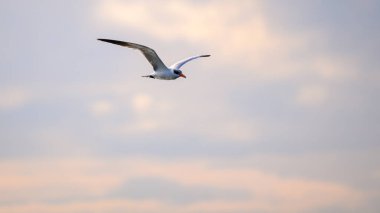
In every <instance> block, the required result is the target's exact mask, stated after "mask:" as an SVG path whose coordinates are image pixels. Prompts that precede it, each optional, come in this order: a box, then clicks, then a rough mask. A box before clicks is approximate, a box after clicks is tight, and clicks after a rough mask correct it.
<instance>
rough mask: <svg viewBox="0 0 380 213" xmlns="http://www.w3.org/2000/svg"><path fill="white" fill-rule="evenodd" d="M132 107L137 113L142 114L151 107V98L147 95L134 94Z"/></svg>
mask: <svg viewBox="0 0 380 213" xmlns="http://www.w3.org/2000/svg"><path fill="white" fill-rule="evenodd" d="M132 107H133V109H134V110H135V112H137V113H144V112H147V111H148V110H150V108H151V107H152V98H151V97H150V96H149V95H147V94H136V95H134V97H133V98H132Z"/></svg>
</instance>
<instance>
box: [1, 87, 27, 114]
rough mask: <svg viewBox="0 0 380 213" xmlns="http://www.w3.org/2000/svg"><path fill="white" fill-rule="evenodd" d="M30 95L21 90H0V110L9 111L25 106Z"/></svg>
mask: <svg viewBox="0 0 380 213" xmlns="http://www.w3.org/2000/svg"><path fill="white" fill-rule="evenodd" d="M30 99H31V95H30V93H29V92H27V91H26V90H25V89H23V88H7V89H4V90H0V109H3V110H9V109H13V108H17V107H21V106H23V105H25V104H26V103H27V102H28V101H30Z"/></svg>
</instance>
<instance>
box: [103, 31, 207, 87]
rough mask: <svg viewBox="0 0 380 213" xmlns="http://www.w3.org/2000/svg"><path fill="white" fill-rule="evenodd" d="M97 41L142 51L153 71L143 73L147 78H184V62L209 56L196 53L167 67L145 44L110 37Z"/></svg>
mask: <svg viewBox="0 0 380 213" xmlns="http://www.w3.org/2000/svg"><path fill="white" fill-rule="evenodd" d="M98 40H99V41H104V42H108V43H111V44H117V45H120V46H123V47H129V48H132V49H137V50H140V51H141V52H142V54H143V55H144V56H145V58H146V59H147V60H148V61H149V63H150V64H151V65H152V66H153V70H154V71H153V72H152V73H151V74H150V75H144V76H142V77H148V78H154V79H161V80H174V79H177V78H179V77H183V78H186V76H185V75H184V74H183V73H182V71H181V70H180V68H181V67H182V66H183V65H184V64H186V63H187V62H189V61H191V60H194V59H197V58H201V57H209V56H210V55H196V56H191V57H189V58H185V59H183V60H180V61H178V62H177V63H175V64H173V65H171V66H170V67H169V68H168V67H167V66H166V65H165V64H164V63H163V62H162V61H161V59H160V57H158V55H157V53H156V51H154V50H153V49H152V48H149V47H147V46H144V45H141V44H135V43H131V42H125V41H117V40H111V39H102V38H99V39H98Z"/></svg>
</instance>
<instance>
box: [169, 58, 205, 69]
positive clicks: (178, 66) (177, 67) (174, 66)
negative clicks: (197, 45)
mask: <svg viewBox="0 0 380 213" xmlns="http://www.w3.org/2000/svg"><path fill="white" fill-rule="evenodd" d="M201 57H210V55H197V56H192V57H189V58H185V59H183V60H181V61H178V62H177V63H175V64H173V65H171V66H170V68H172V69H175V70H178V69H179V68H181V67H182V66H183V65H184V64H186V63H187V62H189V61H191V60H194V59H197V58H201Z"/></svg>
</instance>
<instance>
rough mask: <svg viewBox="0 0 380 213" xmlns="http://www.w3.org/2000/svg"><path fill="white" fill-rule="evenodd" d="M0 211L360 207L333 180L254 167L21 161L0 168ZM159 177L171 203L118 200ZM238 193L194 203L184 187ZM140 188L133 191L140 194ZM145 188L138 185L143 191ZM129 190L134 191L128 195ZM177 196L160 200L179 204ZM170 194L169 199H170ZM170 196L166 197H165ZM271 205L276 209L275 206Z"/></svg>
mask: <svg viewBox="0 0 380 213" xmlns="http://www.w3.org/2000/svg"><path fill="white" fill-rule="evenodd" d="M0 170H1V171H2V175H1V176H0V191H1V192H2V193H1V195H0V199H1V200H2V204H0V212H83V211H91V212H112V211H115V212H118V211H120V210H121V209H130V210H133V212H168V211H169V212H223V211H225V212H241V211H264V212H279V211H281V212H307V211H311V210H315V209H318V208H324V207H330V206H333V207H338V208H344V209H346V208H347V209H350V208H356V207H357V206H359V205H360V203H361V199H362V197H363V194H362V193H361V192H360V191H357V190H355V189H353V188H350V187H349V186H345V185H342V184H337V183H333V182H325V181H318V180H306V179H301V178H284V177H281V176H276V175H273V174H270V173H267V172H263V171H260V170H258V169H254V168H236V169H234V168H229V169H225V168H217V167H213V166H212V163H211V162H210V161H202V160H200V161H178V162H169V161H163V160H156V159H150V160H146V159H145V160H144V159H141V158H126V159H102V160H99V159H97V160H95V159H56V160H51V159H50V160H49V161H45V160H19V161H3V162H1V163H0ZM147 177H149V178H156V179H162V180H166V181H167V182H168V183H169V184H167V185H166V186H167V187H168V188H167V190H168V191H170V189H169V188H170V187H171V186H170V183H173V186H174V185H181V186H183V187H182V188H183V189H184V191H183V192H180V193H183V194H182V195H181V196H182V197H183V199H188V200H190V201H189V202H185V203H182V204H180V203H176V202H171V201H168V200H167V199H164V196H160V195H164V194H162V193H164V192H163V191H161V192H160V191H155V192H154V196H151V197H148V198H144V197H140V198H139V197H137V198H136V197H133V196H115V194H114V193H113V192H115V191H117V190H118V189H120V188H122V187H123V185H124V184H125V183H128V182H130V181H131V180H139V179H144V178H147ZM202 187H203V188H207V189H208V190H210V189H211V190H213V189H215V190H216V191H217V192H222V191H223V190H224V191H226V192H228V191H231V192H233V191H238V192H243V193H244V196H240V197H239V196H237V197H233V196H232V197H231V196H224V197H223V196H222V197H220V196H218V195H217V194H215V193H214V194H211V196H209V197H206V198H205V199H203V200H191V194H188V193H187V192H186V190H187V189H191V188H196V189H199V190H200V191H202ZM138 189H139V188H137V190H138ZM141 190H143V188H141ZM126 193H127V194H128V193H131V192H130V191H128V189H127V190H126ZM176 195H177V194H172V195H171V194H170V193H169V194H168V193H166V194H165V196H166V197H168V196H169V198H170V199H172V200H176V197H175V196H176ZM187 195H189V196H190V197H189V198H186V196H187ZM170 196H172V197H170ZM170 199H169V200H170ZM274 203H275V204H276V205H274Z"/></svg>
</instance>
